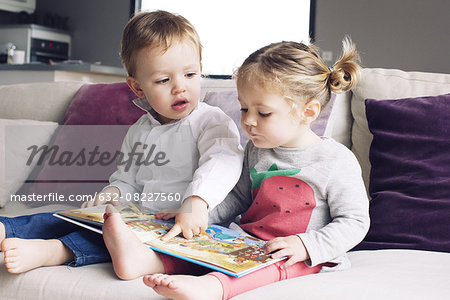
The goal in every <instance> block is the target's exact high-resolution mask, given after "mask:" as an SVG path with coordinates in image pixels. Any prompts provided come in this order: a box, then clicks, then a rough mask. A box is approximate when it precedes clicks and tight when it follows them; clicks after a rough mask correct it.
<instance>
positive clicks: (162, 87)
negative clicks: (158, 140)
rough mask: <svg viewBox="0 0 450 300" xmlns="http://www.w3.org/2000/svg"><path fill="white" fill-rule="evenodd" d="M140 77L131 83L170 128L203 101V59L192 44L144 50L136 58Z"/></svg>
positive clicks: (130, 78) (129, 82)
mask: <svg viewBox="0 0 450 300" xmlns="http://www.w3.org/2000/svg"><path fill="white" fill-rule="evenodd" d="M135 61H136V74H135V76H134V77H128V78H127V83H128V85H129V86H130V88H131V89H132V90H133V91H134V93H135V94H136V95H137V96H138V97H140V98H144V97H145V98H146V99H147V101H148V102H149V103H150V105H151V107H152V108H153V109H154V110H155V111H156V113H157V114H158V117H157V119H158V121H159V122H160V123H161V124H166V123H168V122H170V121H172V120H176V119H181V118H184V117H186V116H188V115H189V114H190V113H191V112H192V111H193V110H194V109H195V108H196V107H197V105H198V101H199V98H200V73H201V64H200V55H199V52H198V49H196V47H195V46H194V45H193V44H191V43H189V42H179V43H175V44H173V45H172V46H171V47H170V48H169V49H168V50H167V51H166V52H165V53H162V51H161V48H159V47H156V48H150V47H147V48H143V49H141V50H139V51H138V53H137V57H136V60H135Z"/></svg>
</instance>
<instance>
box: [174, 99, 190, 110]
mask: <svg viewBox="0 0 450 300" xmlns="http://www.w3.org/2000/svg"><path fill="white" fill-rule="evenodd" d="M188 104H189V102H188V101H187V100H178V101H175V103H174V104H172V109H174V110H176V111H183V110H185V109H186V108H187V107H188Z"/></svg>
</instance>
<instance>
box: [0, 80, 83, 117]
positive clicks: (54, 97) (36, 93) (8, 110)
mask: <svg viewBox="0 0 450 300" xmlns="http://www.w3.org/2000/svg"><path fill="white" fill-rule="evenodd" d="M82 85H83V83H82V82H78V81H77V82H71V81H69V82H43V83H26V84H12V85H4V86H0V118H4V119H27V120H28V119H29V120H39V121H52V122H58V123H61V121H62V119H63V117H64V113H65V112H66V110H67V107H68V106H69V104H70V101H72V99H73V97H74V95H75V93H76V92H77V91H78V89H79V88H80V87H81V86H82Z"/></svg>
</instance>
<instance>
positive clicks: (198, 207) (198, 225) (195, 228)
mask: <svg viewBox="0 0 450 300" xmlns="http://www.w3.org/2000/svg"><path fill="white" fill-rule="evenodd" d="M206 228H208V204H207V203H206V202H205V201H204V200H203V199H202V198H200V197H196V196H193V197H191V198H189V199H187V200H186V201H184V203H183V205H181V208H180V212H179V213H177V215H176V217H175V225H173V227H172V229H170V231H169V232H168V233H166V234H165V235H164V236H163V237H162V238H161V240H162V241H163V242H165V241H168V240H170V239H171V238H173V237H175V236H177V235H178V234H180V233H183V236H184V237H185V238H186V239H191V238H192V237H193V236H194V235H199V234H200V232H202V231H205V230H206Z"/></svg>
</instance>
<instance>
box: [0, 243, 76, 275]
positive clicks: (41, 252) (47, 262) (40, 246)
mask: <svg viewBox="0 0 450 300" xmlns="http://www.w3.org/2000/svg"><path fill="white" fill-rule="evenodd" d="M1 248H2V251H3V252H4V253H5V265H6V269H7V270H8V272H9V273H23V272H26V271H29V270H31V269H35V268H38V267H48V266H59V265H62V264H64V263H67V262H69V261H71V260H73V253H72V251H71V250H70V249H69V248H67V246H65V245H64V244H63V243H62V242H61V241H60V240H38V239H35V240H25V239H18V238H8V239H5V240H3V242H2V244H1Z"/></svg>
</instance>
